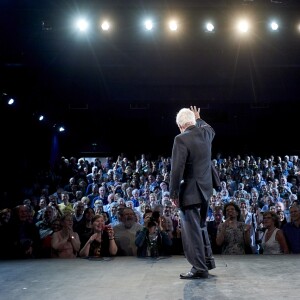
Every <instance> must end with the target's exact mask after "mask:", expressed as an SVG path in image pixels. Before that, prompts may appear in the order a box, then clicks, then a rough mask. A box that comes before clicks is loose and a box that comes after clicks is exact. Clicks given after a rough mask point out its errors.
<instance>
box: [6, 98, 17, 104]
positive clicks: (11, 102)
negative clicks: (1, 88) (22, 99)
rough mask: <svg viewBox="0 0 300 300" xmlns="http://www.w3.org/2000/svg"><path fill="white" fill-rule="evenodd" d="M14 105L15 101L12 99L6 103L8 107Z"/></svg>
mask: <svg viewBox="0 0 300 300" xmlns="http://www.w3.org/2000/svg"><path fill="white" fill-rule="evenodd" d="M14 103H15V100H14V99H13V98H10V99H9V100H8V102H7V104H8V105H13V104H14Z"/></svg>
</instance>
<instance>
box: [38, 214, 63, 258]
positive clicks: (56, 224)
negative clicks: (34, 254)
mask: <svg viewBox="0 0 300 300" xmlns="http://www.w3.org/2000/svg"><path fill="white" fill-rule="evenodd" d="M59 230H61V224H60V218H55V219H53V221H52V222H51V233H50V234H48V235H47V236H45V237H44V238H43V239H42V245H41V255H40V257H42V258H51V257H52V251H53V250H52V247H51V241H52V235H53V233H54V232H57V231H59Z"/></svg>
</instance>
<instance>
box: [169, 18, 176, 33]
mask: <svg viewBox="0 0 300 300" xmlns="http://www.w3.org/2000/svg"><path fill="white" fill-rule="evenodd" d="M169 29H170V30H171V31H176V30H177V29H178V23H177V21H175V20H171V21H170V22H169Z"/></svg>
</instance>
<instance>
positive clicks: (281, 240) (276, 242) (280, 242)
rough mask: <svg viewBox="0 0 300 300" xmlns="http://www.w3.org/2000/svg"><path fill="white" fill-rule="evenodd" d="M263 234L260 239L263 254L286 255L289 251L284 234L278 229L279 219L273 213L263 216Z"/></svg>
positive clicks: (268, 212) (266, 213) (269, 212)
mask: <svg viewBox="0 0 300 300" xmlns="http://www.w3.org/2000/svg"><path fill="white" fill-rule="evenodd" d="M263 224H264V228H265V233H264V235H263V237H262V243H261V245H262V248H263V254H288V253H289V249H288V245H287V242H286V240H285V237H284V234H283V232H282V230H281V229H279V218H278V216H277V214H276V213H275V212H273V211H267V212H265V213H264V214H263Z"/></svg>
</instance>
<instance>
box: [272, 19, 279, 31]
mask: <svg viewBox="0 0 300 300" xmlns="http://www.w3.org/2000/svg"><path fill="white" fill-rule="evenodd" d="M270 27H271V29H272V30H273V31H276V30H278V28H279V25H278V23H277V22H275V21H272V22H271V24H270Z"/></svg>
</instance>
